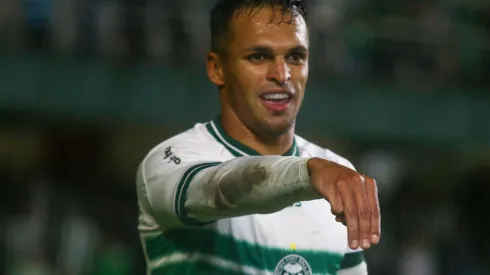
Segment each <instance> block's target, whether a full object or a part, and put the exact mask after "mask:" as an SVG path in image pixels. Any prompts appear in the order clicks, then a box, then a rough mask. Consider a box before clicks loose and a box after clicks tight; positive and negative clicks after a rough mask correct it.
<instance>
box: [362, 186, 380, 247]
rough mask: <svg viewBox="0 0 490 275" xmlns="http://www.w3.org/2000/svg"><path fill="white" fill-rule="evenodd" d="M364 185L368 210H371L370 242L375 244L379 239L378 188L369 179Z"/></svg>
mask: <svg viewBox="0 0 490 275" xmlns="http://www.w3.org/2000/svg"><path fill="white" fill-rule="evenodd" d="M365 185H366V192H367V199H368V203H369V208H370V209H371V242H372V243H374V244H377V243H379V240H380V238H381V211H380V207H379V200H378V187H377V185H376V181H375V180H374V179H371V178H366V182H365Z"/></svg>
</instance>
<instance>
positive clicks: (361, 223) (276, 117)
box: [137, 0, 381, 275]
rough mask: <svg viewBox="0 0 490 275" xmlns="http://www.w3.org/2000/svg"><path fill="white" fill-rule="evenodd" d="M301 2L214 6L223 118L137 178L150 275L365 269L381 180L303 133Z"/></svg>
mask: <svg viewBox="0 0 490 275" xmlns="http://www.w3.org/2000/svg"><path fill="white" fill-rule="evenodd" d="M303 5H304V4H303V2H302V1H301V0H295V1H292V0H291V1H285V0H275V1H274V0H269V1H267V0H221V1H219V2H218V3H217V4H216V6H215V7H214V8H213V11H212V12H211V33H212V48H211V52H210V53H209V54H208V57H207V71H208V75H209V79H210V80H211V82H212V83H214V84H215V85H216V86H217V87H218V90H219V96H220V102H221V110H220V112H219V115H217V116H216V118H215V119H213V120H211V121H209V122H207V123H197V124H196V125H195V126H194V127H192V128H190V129H189V130H187V131H185V132H183V133H181V134H178V135H176V136H174V137H172V138H170V139H168V140H166V141H164V142H162V143H161V144H159V145H158V146H156V147H155V148H153V149H152V150H151V151H150V152H149V153H148V155H147V156H146V157H145V158H144V160H143V161H142V163H141V165H140V167H139V169H138V173H137V190H138V197H139V206H140V216H139V227H138V229H139V232H140V237H141V240H142V245H143V250H144V253H145V256H146V260H147V268H148V274H169V275H172V274H175V275H186V274H250V275H256V274H271V275H272V274H274V275H275V274H278V275H285V274H297V275H299V274H302V275H311V274H352V275H354V274H367V267H366V263H365V262H364V257H363V251H364V250H365V249H368V248H369V247H370V246H371V245H373V244H377V243H378V242H379V239H380V234H381V231H380V210H379V203H378V198H377V188H376V183H375V181H374V180H373V179H371V178H368V177H366V176H363V175H361V174H359V173H357V172H356V171H355V170H354V167H353V166H352V164H351V163H350V162H349V161H348V160H346V159H344V158H342V157H340V156H338V155H336V154H335V153H333V152H332V151H330V150H327V149H324V148H321V147H319V146H317V145H315V144H312V143H310V142H308V141H307V140H305V139H303V138H301V137H299V136H297V135H295V133H294V129H295V121H296V115H297V114H298V111H299V108H300V105H301V103H302V100H303V96H304V90H305V86H306V83H307V79H308V58H309V56H308V43H309V42H308V26H307V18H306V15H305V9H304V7H303ZM348 107H349V106H346V112H349V111H350V110H349V109H348Z"/></svg>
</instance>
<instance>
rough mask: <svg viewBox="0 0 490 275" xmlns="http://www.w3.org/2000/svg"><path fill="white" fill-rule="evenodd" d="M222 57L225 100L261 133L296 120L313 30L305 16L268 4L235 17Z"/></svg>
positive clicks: (277, 130) (283, 128)
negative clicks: (223, 56) (310, 34)
mask: <svg viewBox="0 0 490 275" xmlns="http://www.w3.org/2000/svg"><path fill="white" fill-rule="evenodd" d="M229 27H230V28H229V29H230V34H229V35H230V39H229V40H228V42H227V44H225V50H226V52H225V55H226V58H225V59H224V60H223V61H222V62H223V64H222V67H223V87H224V89H223V93H224V95H222V100H225V101H226V102H225V103H224V104H229V106H230V107H231V109H232V110H233V111H234V112H235V114H236V115H237V116H238V118H239V119H240V120H241V121H242V122H243V123H244V124H245V125H246V126H247V127H248V128H251V130H252V131H254V132H255V133H257V134H261V135H265V136H277V135H281V134H284V133H286V132H288V130H290V129H291V127H292V126H294V123H295V120H296V115H297V113H298V111H299V108H300V106H301V103H302V101H303V96H304V90H305V86H306V82H307V79H308V46H309V45H308V44H309V42H308V32H307V26H306V23H305V21H304V19H303V17H302V16H294V15H293V14H291V13H289V12H288V13H285V14H283V11H282V10H281V9H280V8H274V9H273V8H267V7H264V8H262V9H260V10H259V11H258V12H255V11H254V12H253V13H250V12H248V11H244V12H242V13H241V14H240V15H239V16H235V17H233V19H232V22H231V23H230V26H229Z"/></svg>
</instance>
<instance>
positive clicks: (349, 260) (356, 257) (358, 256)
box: [340, 251, 364, 269]
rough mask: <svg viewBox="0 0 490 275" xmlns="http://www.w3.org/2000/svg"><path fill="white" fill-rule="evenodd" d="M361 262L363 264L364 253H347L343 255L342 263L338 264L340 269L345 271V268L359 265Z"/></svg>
mask: <svg viewBox="0 0 490 275" xmlns="http://www.w3.org/2000/svg"><path fill="white" fill-rule="evenodd" d="M362 262H364V252H362V251H359V252H354V253H348V254H345V257H344V259H343V260H342V263H341V264H340V268H341V269H346V268H350V267H354V266H357V265H360V264H361V263H362Z"/></svg>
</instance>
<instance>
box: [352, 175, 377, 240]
mask: <svg viewBox="0 0 490 275" xmlns="http://www.w3.org/2000/svg"><path fill="white" fill-rule="evenodd" d="M351 181H352V184H351V185H350V188H351V190H352V193H353V195H354V198H355V200H356V205H357V211H358V215H359V243H360V245H361V247H362V248H363V249H368V248H369V247H370V246H371V236H372V234H371V212H370V209H369V203H368V200H367V195H366V185H365V183H364V177H363V176H357V177H354V178H352V179H351Z"/></svg>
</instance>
